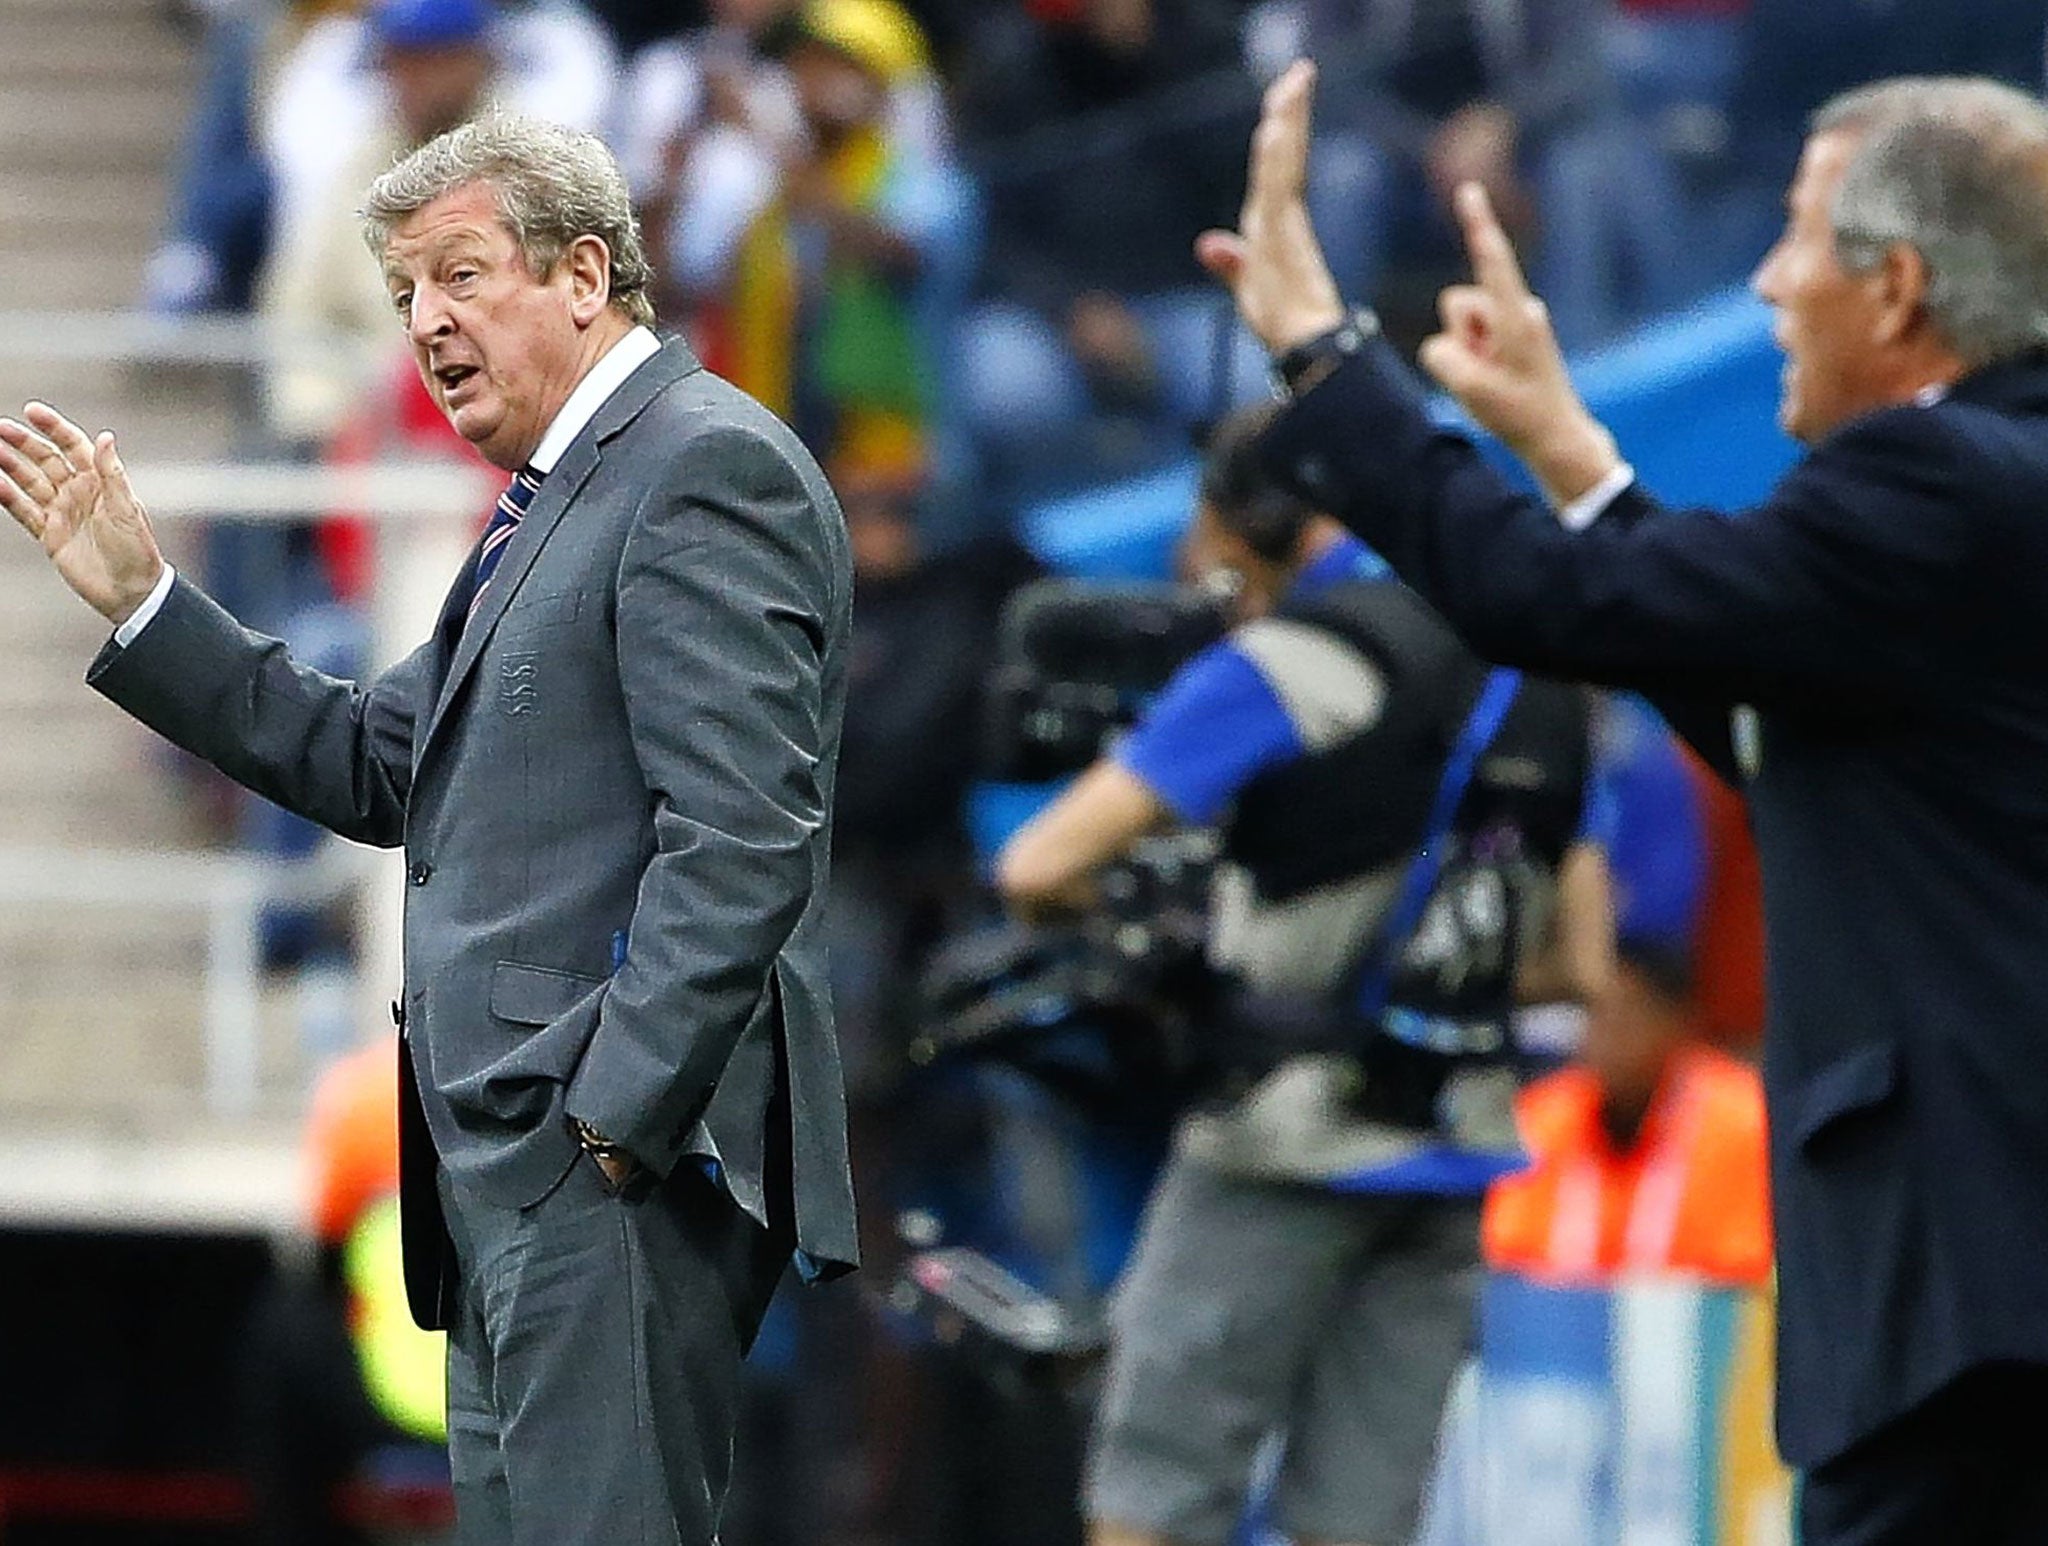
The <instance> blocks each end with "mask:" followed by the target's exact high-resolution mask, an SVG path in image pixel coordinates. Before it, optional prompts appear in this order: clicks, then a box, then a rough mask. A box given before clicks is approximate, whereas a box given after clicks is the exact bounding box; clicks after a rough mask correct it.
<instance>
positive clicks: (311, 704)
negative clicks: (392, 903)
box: [0, 403, 427, 847]
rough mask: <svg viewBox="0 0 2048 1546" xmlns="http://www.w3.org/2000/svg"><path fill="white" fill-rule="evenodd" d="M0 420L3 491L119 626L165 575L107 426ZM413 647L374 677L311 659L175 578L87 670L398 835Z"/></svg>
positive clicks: (415, 671) (234, 768) (328, 810)
mask: <svg viewBox="0 0 2048 1546" xmlns="http://www.w3.org/2000/svg"><path fill="white" fill-rule="evenodd" d="M25 417H26V419H27V422H26V423H22V422H19V421H16V420H13V419H4V420H0V504H5V505H6V506H7V510H8V513H9V514H10V515H12V516H13V517H14V519H15V520H16V522H17V523H19V524H20V525H21V527H22V528H23V530H25V531H27V532H28V533H29V534H30V535H31V536H33V537H35V538H36V539H37V540H38V541H39V542H40V543H41V544H42V547H43V551H44V552H45V553H46V554H48V555H49V558H50V561H51V563H52V564H53V565H54V566H55V567H56V569H57V572H58V574H60V575H61V576H62V577H63V579H64V581H65V583H66V584H68V585H69V586H70V587H71V588H72V590H74V591H75V592H77V593H78V595H79V596H81V597H82V598H83V599H84V600H85V601H86V602H87V603H88V604H90V605H91V606H92V607H93V608H94V609H95V610H96V611H98V612H99V613H100V615H101V616H103V617H105V618H106V619H107V621H108V622H110V623H112V624H114V625H115V626H116V627H117V628H118V627H119V626H120V625H122V624H124V623H127V622H129V621H130V619H131V618H132V617H133V616H134V614H135V613H136V610H137V608H139V607H140V606H141V605H142V604H143V602H144V601H145V600H146V599H148V598H149V597H150V595H151V594H152V593H153V592H154V591H155V589H156V587H157V582H158V580H159V579H161V578H163V577H164V560H163V555H162V554H161V553H160V552H159V551H158V548H157V544H156V537H155V534H154V532H153V531H152V530H151V528H150V524H149V515H148V512H147V511H146V510H145V509H144V508H143V505H142V502H141V501H140V500H139V499H137V498H136V496H135V491H134V489H133V488H132V487H131V486H130V484H129V481H128V474H127V470H126V469H125V468H124V467H123V466H122V464H121V457H120V452H119V451H118V450H117V449H116V447H115V444H114V437H113V435H112V434H111V433H103V434H101V435H100V436H99V437H98V438H97V439H96V440H95V439H91V438H88V437H87V435H86V434H85V432H84V431H83V430H81V429H79V428H78V426H77V425H75V424H73V423H71V421H70V420H68V419H66V418H64V417H63V416H62V415H61V414H59V413H57V412H56V411H55V410H54V409H52V408H48V407H46V406H44V405H43V404H40V403H32V404H30V405H29V407H28V410H27V412H26V415H25ZM426 657H427V652H426V650H424V649H422V650H421V651H420V652H419V653H417V654H415V655H414V656H412V657H411V658H409V659H408V660H406V661H403V662H401V663H400V664H399V665H398V666H396V667H394V668H393V669H392V670H391V671H390V672H388V673H386V674H385V675H384V676H383V677H382V678H380V679H379V680H378V681H377V682H375V683H374V684H372V685H371V686H369V687H368V688H360V687H358V686H356V684H354V683H352V682H343V681H338V680H336V679H335V678H333V677H329V676H325V675H322V674H321V673H320V672H317V671H311V670H308V669H306V668H305V667H303V666H300V665H298V664H297V663H296V662H294V661H293V660H292V659H291V658H290V656H289V655H288V654H287V652H286V650H285V647H284V646H283V645H282V644H280V643H279V642H278V641H277V640H275V639H266V638H264V637H262V636H261V635H259V634H254V633H251V632H249V631H248V630H247V629H245V628H243V627H242V626H241V625H240V624H238V623H237V622H235V620H234V619H233V618H231V617H229V616H228V615H227V613H225V612H223V611H222V610H221V609H220V608H219V607H218V606H216V605H214V603H213V602H212V601H210V600H208V599H207V597H206V596H205V595H203V594H202V593H201V592H200V591H199V590H198V589H197V588H196V587H194V586H192V585H190V584H188V583H186V582H185V581H184V580H183V579H182V578H181V579H179V580H178V581H177V582H176V583H175V584H174V585H173V586H172V587H171V589H170V592H169V594H168V595H167V596H165V597H164V598H163V601H162V604H161V607H160V609H159V610H158V611H157V613H156V614H155V615H154V616H153V617H152V618H151V619H150V620H149V622H148V623H147V624H146V626H144V627H143V628H142V631H141V633H140V634H139V635H138V636H137V637H136V638H134V639H133V640H132V641H130V642H129V644H128V645H127V646H126V647H123V646H122V645H120V644H118V643H109V644H108V646H107V647H106V648H105V649H104V650H103V651H101V653H100V656H99V658H98V659H97V660H96V661H94V662H93V664H92V668H91V670H90V672H89V674H88V676H87V680H88V681H89V682H90V683H91V684H92V685H93V686H94V687H95V688H97V689H98V690H99V691H100V692H103V693H105V694H106V695H107V697H109V698H111V699H112V700H113V701H114V702H115V703H117V704H119V705H120V706H121V707H122V708H124V709H126V710H127V711H128V712H129V713H131V714H133V715H134V716H135V717H136V718H137V719H139V720H141V721H142V722H143V723H144V724H146V725H148V726H149V727H150V728H151V729H153V730H156V731H157V732H158V733H159V734H161V735H163V736H164V737H166V738H167V739H169V740H171V741H173V742H175V743H176V744H178V745H179V746H182V747H184V748H185V749H186V750H187V751H190V752H192V753H194V754H195V755H197V756H199V757H202V758H204V759H205V760H206V761H208V762H211V763H212V764H213V765H214V766H215V767H217V768H219V769H220V770H221V771H222V772H224V773H226V774H227V775H228V776H229V777H230V778H233V779H235V780H236V781H237V782H239V783H242V784H245V785H247V786H248V787H249V788H250V789H253V790H255V791H256V793H258V794H260V795H262V796H264V797H265V798H266V799H270V800H274V801H276V802H277V803H278V804H280V805H282V806H284V807H285V808H287V809H288V810H292V811H296V812H297V813H298V814H300V815H302V816H305V817H307V818H309V819H310V820H313V821H316V822H318V823H319V824H320V825H322V826H324V827H327V828H329V829H330V830H332V831H334V832H337V833H339V834H341V835H342V836H343V837H348V838H353V839H355V840H356V841H358V842H364V843H374V844H376V845H378V846H380V847H394V846H396V845H397V844H398V843H399V842H400V841H402V840H403V836H404V831H405V802H406V797H407V794H408V791H409V788H410V784H411V774H412V726H413V718H414V715H415V713H416V712H417V710H418V708H419V706H420V704H421V695H422V694H423V692H424V691H425V681H426V668H427V658H426Z"/></svg>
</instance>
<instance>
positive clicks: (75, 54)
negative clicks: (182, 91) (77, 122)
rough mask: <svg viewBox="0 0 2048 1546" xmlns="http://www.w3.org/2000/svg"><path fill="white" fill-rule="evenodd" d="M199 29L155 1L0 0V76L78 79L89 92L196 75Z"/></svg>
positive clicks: (107, 91)
mask: <svg viewBox="0 0 2048 1546" xmlns="http://www.w3.org/2000/svg"><path fill="white" fill-rule="evenodd" d="M198 51H199V50H198V34H197V33H196V32H195V31H191V30H188V29H187V28H185V27H182V26H176V25H173V24H172V23H171V21H170V20H169V19H168V17H167V16H166V15H165V14H164V9H163V7H162V6H160V5H155V4H149V3H144V4H137V3H135V0H120V3H117V4H108V5H97V4H92V3H90V0H56V3H52V4H38V3H36V0H6V3H5V5H4V6H0V82H5V83H7V85H8V86H9V87H12V86H13V85H15V84H17V83H20V82H28V81H35V80H42V81H46V82H52V83H54V82H59V81H63V82H79V83H83V84H85V85H86V86H87V87H89V89H90V90H91V91H92V92H93V93H95V94H113V93H115V92H118V91H124V90H125V89H126V88H127V87H129V86H130V85H135V84H142V85H154V84H156V83H157V82H160V81H162V80H164V79H166V78H172V79H177V80H189V79H191V78H192V77H194V76H195V75H196V74H197V68H196V67H197V63H198V58H197V56H198Z"/></svg>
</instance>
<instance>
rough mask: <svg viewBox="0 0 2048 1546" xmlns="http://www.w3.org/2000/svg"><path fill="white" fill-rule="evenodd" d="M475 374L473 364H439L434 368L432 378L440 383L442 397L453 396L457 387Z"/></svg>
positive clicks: (475, 370) (475, 369)
mask: <svg viewBox="0 0 2048 1546" xmlns="http://www.w3.org/2000/svg"><path fill="white" fill-rule="evenodd" d="M476 374H477V368H476V367H475V366H474V365H439V366H436V367H435V369H434V379H435V380H436V381H438V382H439V383H440V384H441V395H442V396H443V397H453V396H454V395H455V393H456V391H457V389H458V388H460V387H461V386H462V384H463V383H464V382H465V381H468V380H469V379H470V378H471V377H473V376H475V375H476Z"/></svg>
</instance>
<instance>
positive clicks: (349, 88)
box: [258, 0, 617, 247]
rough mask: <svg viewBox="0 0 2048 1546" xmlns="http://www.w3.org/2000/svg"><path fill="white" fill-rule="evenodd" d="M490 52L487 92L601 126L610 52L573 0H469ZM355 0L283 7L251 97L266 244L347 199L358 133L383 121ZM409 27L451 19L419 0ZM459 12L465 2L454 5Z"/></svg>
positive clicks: (546, 114)
mask: <svg viewBox="0 0 2048 1546" xmlns="http://www.w3.org/2000/svg"><path fill="white" fill-rule="evenodd" d="M481 4H482V7H483V9H484V10H485V11H486V12H487V13H488V23H489V28H490V33H491V36H490V40H489V46H490V48H491V51H492V53H493V54H494V55H495V57H496V58H497V60H498V63H499V67H500V76H499V80H498V85H497V92H496V99H497V100H498V101H499V102H500V103H501V104H502V105H503V106H505V107H507V108H511V109H515V110H517V111H520V112H528V113H533V114H535V115H537V116H539V117H542V118H548V119H552V120H554V121H555V122H557V123H565V124H568V125H570V126H571V127H573V128H578V129H593V130H595V129H601V128H603V127H604V125H605V119H606V115H607V114H608V112H609V111H610V107H611V97H612V91H613V88H614V85H615V81H616V76H617V59H616V55H615V53H614V50H613V48H612V44H611V39H610V37H609V36H608V35H607V34H606V32H605V30H604V28H603V27H601V26H599V25H598V23H597V22H596V21H595V20H594V19H593V18H592V17H591V15H590V14H589V12H587V11H586V10H584V9H583V7H582V6H581V5H580V4H578V3H576V0H503V3H497V0H481ZM375 9H378V7H376V6H374V5H371V6H364V5H361V4H358V3H355V0H341V3H335V0H325V3H322V0H311V3H304V4H301V5H298V6H294V7H293V11H294V13H295V17H294V24H295V25H296V26H297V29H298V30H297V31H296V34H295V35H294V36H292V37H291V40H290V41H289V43H288V44H287V45H286V47H285V48H284V50H283V55H282V58H281V59H280V61H279V64H278V67H277V71H276V74H275V77H274V78H273V79H272V80H271V82H270V84H269V87H268V89H267V91H264V92H263V93H262V94H261V101H262V109H261V113H260V115H259V129H258V133H259V140H260V143H261V146H262V150H263V156H264V160H265V162H266V164H267V165H268V167H269V169H270V175H271V181H272V185H273V189H274V203H273V209H272V240H273V243H274V244H275V245H276V246H277V247H284V246H288V245H290V244H292V243H293V242H295V241H296V240H297V239H298V238H297V233H298V231H299V229H300V227H301V226H302V225H304V224H307V223H314V224H317V223H319V222H321V221H323V220H325V219H328V218H331V217H332V213H333V210H334V208H335V206H336V204H337V203H339V204H341V205H342V206H343V207H344V208H346V209H353V208H354V207H355V204H356V201H357V199H358V197H359V196H360V195H361V193H362V191H363V190H362V185H360V184H347V183H345V182H344V181H343V179H344V178H345V176H346V175H347V173H348V172H349V170H350V169H351V168H352V167H354V166H356V165H358V164H360V157H361V156H362V154H363V146H364V144H365V142H366V141H368V140H369V139H371V138H372V137H373V136H375V135H377V134H378V133H379V132H380V126H381V125H383V124H386V123H388V121H389V118H390V115H391V112H392V105H391V100H390V85H389V83H388V82H387V80H386V79H385V78H384V75H383V73H382V72H381V70H380V69H379V68H378V59H377V52H378V50H377V35H376V33H375V32H374V31H373V29H372V27H371V23H370V21H369V19H368V18H367V16H366V15H365V14H364V13H365V12H366V11H371V10H375ZM402 9H407V10H417V11H418V13H419V15H420V18H421V19H420V22H419V24H418V25H419V27H420V29H421V30H423V31H424V30H439V29H445V28H446V27H447V26H448V25H449V24H448V23H447V22H446V21H437V20H436V18H437V17H441V16H452V15H453V14H454V10H453V9H445V8H443V7H441V6H438V5H435V4H433V3H432V0H424V3H421V4H418V5H417V6H407V7H402ZM456 9H460V10H463V11H467V10H469V9H471V7H470V6H469V5H467V4H465V5H461V6H459V7H456Z"/></svg>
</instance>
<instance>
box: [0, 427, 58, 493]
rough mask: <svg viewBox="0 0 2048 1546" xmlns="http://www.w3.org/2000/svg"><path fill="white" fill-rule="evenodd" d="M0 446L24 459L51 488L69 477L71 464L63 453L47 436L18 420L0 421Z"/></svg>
mask: <svg viewBox="0 0 2048 1546" xmlns="http://www.w3.org/2000/svg"><path fill="white" fill-rule="evenodd" d="M0 445H5V446H7V447H9V448H11V449H12V450H14V451H16V452H18V453H20V454H21V455H22V456H24V457H26V458H27V459H28V460H29V461H30V462H31V463H32V464H34V466H35V467H36V468H37V469H38V470H39V471H40V472H41V473H42V475H43V477H44V478H45V479H47V480H48V481H49V483H50V485H51V486H52V487H56V486H57V485H59V484H62V483H63V481H64V480H65V479H66V478H68V477H70V476H71V472H72V467H71V463H70V462H68V461H66V460H65V459H64V453H63V452H62V451H60V450H58V449H57V447H56V446H55V445H53V444H52V443H51V442H50V440H49V438H48V437H47V436H44V435H40V434H38V433H37V432H36V431H35V430H32V429H30V428H29V427H28V426H27V425H26V424H23V423H22V422H20V421H19V420H18V419H0Z"/></svg>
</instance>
